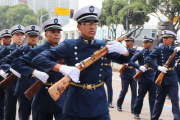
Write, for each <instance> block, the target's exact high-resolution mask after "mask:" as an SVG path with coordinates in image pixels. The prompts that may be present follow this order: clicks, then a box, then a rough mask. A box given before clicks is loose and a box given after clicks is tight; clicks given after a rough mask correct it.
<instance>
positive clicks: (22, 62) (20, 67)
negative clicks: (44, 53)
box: [11, 50, 36, 77]
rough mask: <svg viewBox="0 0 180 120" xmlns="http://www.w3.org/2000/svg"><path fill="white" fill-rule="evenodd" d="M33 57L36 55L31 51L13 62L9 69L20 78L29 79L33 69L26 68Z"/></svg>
mask: <svg viewBox="0 0 180 120" xmlns="http://www.w3.org/2000/svg"><path fill="white" fill-rule="evenodd" d="M35 56H36V53H35V52H34V51H33V50H31V51H29V52H28V53H27V54H25V55H23V56H21V57H19V58H16V59H15V60H13V62H12V63H11V67H12V68H13V69H14V70H16V71H17V72H19V73H20V74H21V75H22V76H25V77H30V76H31V73H32V72H33V71H34V68H31V67H28V66H30V65H31V61H32V59H33V58H34V57H35Z"/></svg>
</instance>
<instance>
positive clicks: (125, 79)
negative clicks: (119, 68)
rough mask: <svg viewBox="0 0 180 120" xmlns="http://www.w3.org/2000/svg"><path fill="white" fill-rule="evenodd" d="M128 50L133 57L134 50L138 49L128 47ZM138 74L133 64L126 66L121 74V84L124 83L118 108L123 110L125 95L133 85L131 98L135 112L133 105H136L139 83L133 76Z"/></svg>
mask: <svg viewBox="0 0 180 120" xmlns="http://www.w3.org/2000/svg"><path fill="white" fill-rule="evenodd" d="M127 50H128V51H129V53H130V57H132V56H133V55H134V52H135V51H136V49H134V48H127ZM135 74H136V71H135V68H134V67H132V66H129V65H128V66H126V68H125V69H124V71H123V73H122V74H120V77H121V85H122V90H121V92H120V95H119V98H118V101H117V106H118V110H119V111H122V104H123V101H124V98H125V95H126V93H127V91H128V87H129V85H130V87H131V92H132V95H131V96H132V99H131V112H132V113H133V107H134V103H135V99H136V96H137V83H136V81H134V79H133V77H134V75H135Z"/></svg>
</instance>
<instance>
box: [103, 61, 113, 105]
mask: <svg viewBox="0 0 180 120" xmlns="http://www.w3.org/2000/svg"><path fill="white" fill-rule="evenodd" d="M103 80H104V82H105V83H106V86H107V91H108V106H109V107H110V108H114V106H113V105H112V100H113V88H112V67H111V60H108V59H107V60H106V59H105V62H104V79H103Z"/></svg>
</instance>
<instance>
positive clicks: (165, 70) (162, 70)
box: [158, 66, 168, 73]
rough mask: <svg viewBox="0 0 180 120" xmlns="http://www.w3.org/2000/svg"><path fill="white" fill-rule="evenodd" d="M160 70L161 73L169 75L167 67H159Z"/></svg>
mask: <svg viewBox="0 0 180 120" xmlns="http://www.w3.org/2000/svg"><path fill="white" fill-rule="evenodd" d="M158 70H159V71H161V72H163V73H167V70H168V69H167V68H166V67H164V66H159V67H158Z"/></svg>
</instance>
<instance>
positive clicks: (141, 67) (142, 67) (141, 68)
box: [139, 66, 147, 72]
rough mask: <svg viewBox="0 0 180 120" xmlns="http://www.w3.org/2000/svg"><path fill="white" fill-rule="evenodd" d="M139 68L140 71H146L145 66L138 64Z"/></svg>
mask: <svg viewBox="0 0 180 120" xmlns="http://www.w3.org/2000/svg"><path fill="white" fill-rule="evenodd" d="M139 69H140V70H141V71H142V72H145V71H147V69H146V67H144V66H140V67H139Z"/></svg>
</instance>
